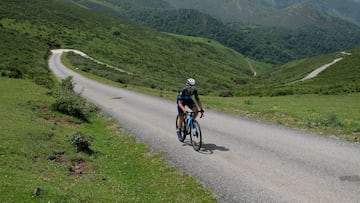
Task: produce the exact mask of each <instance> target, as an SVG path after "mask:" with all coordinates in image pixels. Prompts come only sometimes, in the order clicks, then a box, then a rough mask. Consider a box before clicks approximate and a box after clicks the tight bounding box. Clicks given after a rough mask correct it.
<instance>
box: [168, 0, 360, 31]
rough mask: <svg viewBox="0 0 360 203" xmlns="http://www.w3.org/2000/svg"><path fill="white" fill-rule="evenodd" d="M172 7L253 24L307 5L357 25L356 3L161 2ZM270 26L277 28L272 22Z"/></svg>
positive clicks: (333, 0) (311, 0) (275, 0)
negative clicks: (291, 8)
mask: <svg viewBox="0 0 360 203" xmlns="http://www.w3.org/2000/svg"><path fill="white" fill-rule="evenodd" d="M164 1H166V2H168V3H170V4H171V5H172V6H173V7H175V8H193V9H197V10H200V11H202V12H204V13H208V14H210V15H213V16H216V17H217V18H219V19H222V20H223V21H225V22H237V23H255V24H258V23H259V22H261V21H263V20H264V18H268V17H270V18H271V16H272V15H278V14H277V13H278V12H279V11H281V10H283V9H287V8H288V7H292V6H296V4H308V5H311V6H312V7H314V8H316V9H319V10H320V11H322V12H325V13H327V14H330V15H332V16H334V17H341V18H342V19H346V20H348V21H350V22H352V23H357V24H358V25H359V24H360V13H359V12H358V11H359V10H360V3H359V1H354V0H344V1H338V0H327V1H322V0H287V1H284V0H255V1H248V0H229V1H222V0H208V1H206V2H205V1H202V0H183V1H177V0H164ZM272 26H278V24H277V22H276V21H273V22H272Z"/></svg>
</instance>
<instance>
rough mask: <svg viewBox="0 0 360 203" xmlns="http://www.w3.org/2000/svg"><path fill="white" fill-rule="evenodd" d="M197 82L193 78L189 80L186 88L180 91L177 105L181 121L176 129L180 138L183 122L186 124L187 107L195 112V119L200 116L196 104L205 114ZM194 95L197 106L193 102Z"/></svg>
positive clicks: (179, 120)
mask: <svg viewBox="0 0 360 203" xmlns="http://www.w3.org/2000/svg"><path fill="white" fill-rule="evenodd" d="M195 85H196V81H195V79H193V78H188V79H187V80H186V87H184V88H182V89H180V90H179V94H178V97H177V100H176V103H177V109H178V113H179V119H178V123H177V124H178V125H177V126H178V129H176V133H177V135H178V137H181V133H180V129H181V128H182V125H183V122H184V116H185V115H186V113H187V112H186V110H185V107H186V106H188V107H189V108H190V109H191V110H192V111H193V112H194V119H195V118H196V117H197V115H198V107H197V106H196V104H197V105H198V106H199V107H200V112H201V113H204V110H203V108H202V103H201V101H200V98H199V95H198V92H197V89H196V86H195ZM192 95H194V96H195V100H196V104H195V102H194V100H192V98H191V97H192Z"/></svg>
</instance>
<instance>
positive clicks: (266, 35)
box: [78, 0, 360, 64]
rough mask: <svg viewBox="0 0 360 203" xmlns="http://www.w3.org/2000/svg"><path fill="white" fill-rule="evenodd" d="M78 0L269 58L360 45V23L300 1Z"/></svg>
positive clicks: (292, 57) (166, 29)
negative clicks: (131, 0) (358, 24)
mask: <svg viewBox="0 0 360 203" xmlns="http://www.w3.org/2000/svg"><path fill="white" fill-rule="evenodd" d="M78 2H79V3H81V4H82V5H84V6H86V7H88V8H91V9H95V10H98V11H102V12H106V13H109V14H112V15H115V16H119V15H120V16H127V17H128V18H130V19H132V20H133V21H135V22H138V23H142V24H144V25H146V26H150V27H153V28H155V29H157V30H160V31H164V32H172V33H177V34H182V35H189V36H200V37H205V38H209V39H213V40H216V41H219V42H221V43H222V44H224V45H226V46H228V47H231V48H232V49H234V50H236V51H238V52H239V53H241V54H243V55H246V56H248V57H250V58H252V59H254V60H258V61H263V62H266V63H273V64H279V63H285V62H288V61H291V60H295V59H301V58H307V57H312V56H317V55H321V54H328V53H333V52H336V51H340V50H347V49H352V48H355V47H359V46H360V34H359V33H360V27H359V26H357V25H355V24H353V23H351V22H348V21H346V20H343V18H339V17H338V16H337V15H331V14H329V13H328V12H326V11H324V10H322V9H319V8H317V7H316V5H313V4H308V3H299V2H300V1H291V2H283V3H284V5H282V2H280V1H262V0H259V1H251V2H249V1H227V2H222V1H219V0H210V1H206V4H205V3H203V2H201V1H186V0H185V1H171V0H168V1H167V2H169V3H170V4H171V5H172V6H173V8H171V6H170V5H167V4H165V3H164V4H161V3H159V1H152V0H149V1H147V3H144V2H141V1H135V2H133V3H131V4H130V3H128V1H111V0H105V1H88V0H81V1H78ZM288 3H289V4H288ZM294 3H298V4H294ZM148 4H151V6H148ZM320 5H322V4H320ZM325 5H326V6H328V7H327V8H328V9H330V8H332V7H331V6H334V8H337V7H336V6H338V4H335V3H334V2H333V3H332V4H329V5H328V4H325ZM348 5H352V4H351V3H349V2H346V5H344V6H345V7H346V6H348ZM348 7H349V6H348ZM174 8H176V9H174ZM346 8H347V7H346ZM350 8H352V7H349V9H350ZM195 9H196V10H195ZM334 12H335V10H334ZM228 17H229V18H234V19H232V20H229V19H227V18H228Z"/></svg>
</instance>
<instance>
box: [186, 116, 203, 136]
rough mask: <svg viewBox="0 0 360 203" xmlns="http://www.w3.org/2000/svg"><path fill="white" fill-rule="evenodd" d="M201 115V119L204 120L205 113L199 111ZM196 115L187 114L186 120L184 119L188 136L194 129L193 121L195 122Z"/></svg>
mask: <svg viewBox="0 0 360 203" xmlns="http://www.w3.org/2000/svg"><path fill="white" fill-rule="evenodd" d="M198 112H200V113H201V116H200V118H202V117H203V116H204V113H203V112H202V111H198ZM194 114H195V112H187V114H186V116H185V118H184V121H185V123H186V130H187V134H189V130H190V129H192V128H194V125H193V121H194Z"/></svg>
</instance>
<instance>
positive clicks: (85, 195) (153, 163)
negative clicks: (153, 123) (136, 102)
mask: <svg viewBox="0 0 360 203" xmlns="http://www.w3.org/2000/svg"><path fill="white" fill-rule="evenodd" d="M0 84H1V85H0V92H1V94H0V102H1V105H0V113H1V115H2V116H1V117H0V157H1V159H0V165H1V168H0V177H1V181H0V188H1V189H0V201H1V202H215V199H214V198H213V197H212V195H211V192H209V191H208V190H206V189H204V188H203V187H202V185H201V184H199V183H198V182H196V181H195V180H194V178H192V177H189V176H187V175H186V174H181V173H179V172H178V171H177V170H176V168H173V167H170V166H168V165H166V164H165V163H164V161H163V160H162V154H151V153H150V152H149V149H148V147H147V146H145V145H144V144H141V143H138V142H137V141H136V139H135V138H134V137H132V136H130V135H128V134H127V133H126V132H125V131H124V130H122V129H121V128H120V127H119V126H118V125H117V123H116V122H115V121H114V120H112V119H109V118H106V117H104V116H102V115H100V114H93V115H91V117H90V122H89V123H84V122H82V121H80V120H78V119H75V118H73V117H69V116H65V115H63V114H60V113H58V112H53V111H52V110H51V108H50V106H51V104H52V103H53V102H54V98H52V97H50V96H48V91H49V90H48V89H46V88H43V87H40V86H38V85H35V84H34V83H33V82H31V81H28V80H17V79H7V78H1V77H0ZM76 132H81V133H83V134H85V135H88V136H94V138H95V140H94V141H93V142H92V144H91V146H90V148H91V150H93V152H94V153H93V154H87V153H77V151H76V147H75V146H73V145H71V139H72V135H73V134H74V133H76ZM75 163H78V164H75ZM81 163H83V164H81ZM75 165H77V166H79V168H75ZM80 171H81V173H80ZM36 188H41V189H43V192H42V194H41V195H39V196H36V195H34V190H35V189H36Z"/></svg>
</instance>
